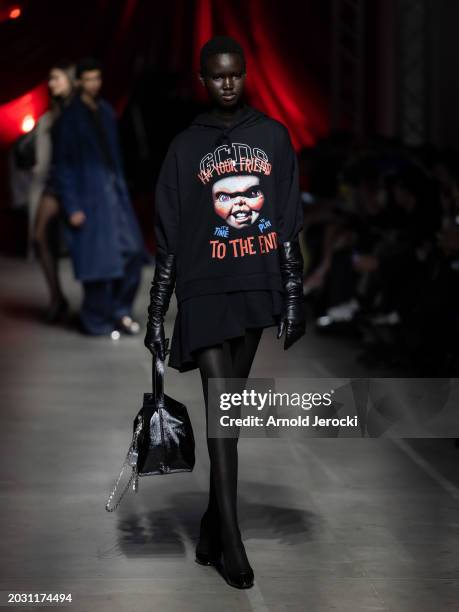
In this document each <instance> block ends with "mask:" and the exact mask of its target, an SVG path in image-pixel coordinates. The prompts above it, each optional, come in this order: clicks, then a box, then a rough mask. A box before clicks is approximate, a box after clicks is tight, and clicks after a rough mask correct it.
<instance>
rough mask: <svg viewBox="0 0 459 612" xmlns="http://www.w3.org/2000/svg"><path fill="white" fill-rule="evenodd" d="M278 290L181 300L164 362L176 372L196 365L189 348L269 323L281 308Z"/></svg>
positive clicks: (220, 294)
mask: <svg viewBox="0 0 459 612" xmlns="http://www.w3.org/2000/svg"><path fill="white" fill-rule="evenodd" d="M282 306H283V296H282V293H281V292H280V291H270V290H257V291H232V292H229V293H215V294H209V295H200V296H197V297H191V298H188V299H186V300H183V301H182V302H181V303H180V304H179V306H178V311H177V317H176V319H175V324H174V330H173V333H172V341H171V347H170V350H171V352H170V355H169V361H168V365H169V366H170V367H171V368H174V369H176V370H178V371H179V372H188V371H189V370H194V369H196V368H197V367H198V366H197V363H196V360H195V357H194V356H193V351H196V350H197V349H199V348H204V347H206V346H215V345H216V344H222V343H223V342H224V341H225V340H228V339H230V338H237V337H238V336H243V335H244V334H245V330H246V329H249V328H253V327H273V326H275V325H277V324H278V322H279V317H280V314H281V312H282Z"/></svg>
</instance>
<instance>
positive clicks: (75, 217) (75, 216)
mask: <svg viewBox="0 0 459 612" xmlns="http://www.w3.org/2000/svg"><path fill="white" fill-rule="evenodd" d="M85 221H86V215H85V214H84V212H83V211H82V210H77V211H76V212H74V213H72V214H71V215H70V217H69V222H70V225H72V226H73V227H80V225H83V223H84V222H85Z"/></svg>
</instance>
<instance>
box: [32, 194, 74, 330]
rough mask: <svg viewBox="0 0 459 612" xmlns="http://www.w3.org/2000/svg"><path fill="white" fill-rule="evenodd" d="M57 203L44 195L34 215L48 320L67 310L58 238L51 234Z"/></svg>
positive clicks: (55, 220)
mask: <svg viewBox="0 0 459 612" xmlns="http://www.w3.org/2000/svg"><path fill="white" fill-rule="evenodd" d="M58 212H59V204H58V202H57V200H56V198H54V197H52V196H50V195H44V196H43V197H42V198H41V200H40V202H39V205H38V209H37V214H36V217H35V224H34V233H33V245H34V248H35V252H36V254H37V257H38V259H39V261H40V264H41V267H42V269H43V273H44V275H45V279H46V283H47V285H48V289H49V294H50V301H51V306H50V309H49V312H48V315H47V320H48V321H49V322H54V321H55V320H57V319H58V317H59V316H60V314H61V313H63V312H64V311H66V310H67V300H66V299H65V297H64V294H63V292H62V288H61V284H60V281H59V275H58V270H57V265H58V257H59V254H58V249H57V246H58V240H57V238H56V236H53V233H54V234H55V233H56V231H57V229H58V228H57V224H56V222H57V218H58Z"/></svg>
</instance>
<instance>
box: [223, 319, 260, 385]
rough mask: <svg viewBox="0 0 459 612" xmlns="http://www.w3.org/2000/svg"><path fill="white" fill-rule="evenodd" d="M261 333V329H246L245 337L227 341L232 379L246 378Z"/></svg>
mask: <svg viewBox="0 0 459 612" xmlns="http://www.w3.org/2000/svg"><path fill="white" fill-rule="evenodd" d="M262 333H263V328H262V327H255V328H251V329H246V330H245V336H241V337H239V338H231V340H229V344H230V349H231V361H232V370H231V371H232V374H231V376H232V377H233V378H248V376H249V374H250V370H251V368H252V363H253V360H254V358H255V353H256V352H257V349H258V344H259V342H260V338H261V335H262Z"/></svg>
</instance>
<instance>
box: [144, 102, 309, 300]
mask: <svg viewBox="0 0 459 612" xmlns="http://www.w3.org/2000/svg"><path fill="white" fill-rule="evenodd" d="M155 207H156V208H155V231H156V240H157V248H158V250H159V251H163V252H165V253H173V254H175V255H176V271H177V276H176V287H175V293H176V296H177V301H178V302H181V301H182V300H184V299H187V298H189V297H193V296H197V295H203V294H209V293H224V292H228V291H241V290H254V289H268V290H278V291H283V285H282V278H281V274H280V265H279V253H278V248H279V246H280V245H281V244H282V243H283V242H286V241H291V240H293V239H294V238H295V237H296V236H297V234H298V232H299V231H300V230H301V228H302V224H303V214H302V207H301V201H300V194H299V182H298V164H297V159H296V155H295V151H294V149H293V147H292V144H291V141H290V137H289V134H288V131H287V128H286V127H285V126H284V125H283V124H282V123H280V122H279V121H276V120H274V119H271V118H270V117H268V116H267V115H265V114H264V113H262V112H260V111H258V110H256V109H254V108H252V107H250V106H247V105H245V106H244V107H243V109H241V112H240V114H239V115H238V116H237V118H236V119H235V120H234V122H233V123H232V124H231V125H230V126H229V127H227V126H225V124H224V123H223V122H222V121H221V120H220V119H218V118H216V117H214V116H213V115H212V114H210V113H202V114H200V115H198V116H197V117H196V118H195V120H194V121H193V123H192V124H191V125H190V126H189V127H188V128H187V129H185V130H183V131H182V132H180V133H179V134H178V135H177V136H175V138H174V139H173V140H172V142H171V144H170V146H169V149H168V152H167V155H166V157H165V159H164V162H163V165H162V168H161V171H160V174H159V177H158V181H157V185H156V194H155Z"/></svg>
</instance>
